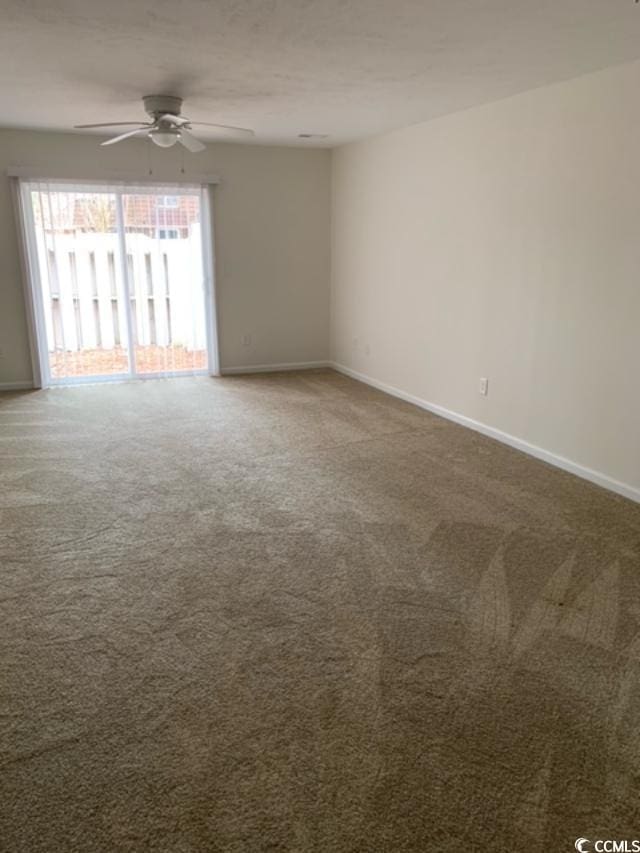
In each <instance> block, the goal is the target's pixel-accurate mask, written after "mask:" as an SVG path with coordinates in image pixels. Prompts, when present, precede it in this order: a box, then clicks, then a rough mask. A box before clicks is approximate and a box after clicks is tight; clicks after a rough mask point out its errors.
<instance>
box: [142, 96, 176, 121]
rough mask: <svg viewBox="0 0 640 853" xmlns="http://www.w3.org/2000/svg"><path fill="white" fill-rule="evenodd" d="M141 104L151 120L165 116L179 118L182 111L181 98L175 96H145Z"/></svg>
mask: <svg viewBox="0 0 640 853" xmlns="http://www.w3.org/2000/svg"><path fill="white" fill-rule="evenodd" d="M142 102H143V103H144V109H145V112H147V113H148V115H149V116H151V118H152V119H156V118H157V117H158V116H160V115H166V114H169V115H175V116H179V115H180V110H181V109H182V98H178V97H176V96H175V95H145V96H144V97H143V99H142Z"/></svg>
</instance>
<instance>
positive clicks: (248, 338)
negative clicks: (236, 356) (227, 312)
mask: <svg viewBox="0 0 640 853" xmlns="http://www.w3.org/2000/svg"><path fill="white" fill-rule="evenodd" d="M241 341H242V346H243V347H250V346H251V335H243V336H242V338H241Z"/></svg>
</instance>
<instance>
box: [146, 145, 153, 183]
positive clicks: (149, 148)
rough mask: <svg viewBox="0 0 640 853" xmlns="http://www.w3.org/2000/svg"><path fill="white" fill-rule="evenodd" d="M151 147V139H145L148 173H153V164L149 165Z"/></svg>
mask: <svg viewBox="0 0 640 853" xmlns="http://www.w3.org/2000/svg"><path fill="white" fill-rule="evenodd" d="M152 147H153V142H152V141H151V139H147V163H148V166H149V174H150V175H153V166H152V165H151V148H152Z"/></svg>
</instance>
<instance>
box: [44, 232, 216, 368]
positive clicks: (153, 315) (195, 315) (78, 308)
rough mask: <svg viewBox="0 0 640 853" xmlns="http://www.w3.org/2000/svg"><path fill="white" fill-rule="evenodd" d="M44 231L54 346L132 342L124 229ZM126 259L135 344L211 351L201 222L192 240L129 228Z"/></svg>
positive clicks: (88, 346) (49, 338)
mask: <svg viewBox="0 0 640 853" xmlns="http://www.w3.org/2000/svg"><path fill="white" fill-rule="evenodd" d="M36 236H37V248H38V261H39V265H40V272H41V276H40V277H41V285H42V299H43V305H44V316H45V323H46V330H47V341H48V346H49V350H50V351H53V350H67V351H73V350H81V349H94V348H104V349H112V348H113V347H117V346H126V341H127V337H126V335H127V316H126V306H125V298H124V292H125V291H124V287H123V274H124V271H123V264H122V258H121V254H120V247H119V240H118V235H117V234H115V233H82V232H76V233H73V234H59V233H58V234H56V235H55V236H54V235H53V234H51V233H50V232H48V233H45V232H44V231H43V230H42V229H38V230H37V235H36ZM125 264H126V269H127V281H128V285H129V292H130V312H131V324H132V329H133V333H134V343H136V344H138V345H141V346H146V345H152V344H155V345H158V346H169V345H173V346H184V347H185V348H186V349H188V350H204V349H206V324H205V311H204V290H203V269H202V247H201V234H200V226H199V225H197V224H195V225H192V226H191V228H190V229H189V236H188V237H186V238H177V237H176V238H174V239H171V238H165V237H149V236H147V235H145V234H127V235H126V259H125Z"/></svg>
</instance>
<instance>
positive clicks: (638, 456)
mask: <svg viewBox="0 0 640 853" xmlns="http://www.w3.org/2000/svg"><path fill="white" fill-rule="evenodd" d="M332 248H333V262H332V265H333V270H332V294H331V328H332V351H333V358H334V359H335V361H336V362H338V363H340V364H342V365H345V366H347V367H348V368H351V369H352V370H355V371H358V372H360V373H363V374H365V375H367V376H369V377H371V378H373V379H375V380H377V381H378V382H382V383H386V384H388V385H390V386H393V387H395V388H397V389H399V390H401V391H403V392H406V393H409V394H412V395H415V396H417V397H419V398H421V399H423V400H425V401H428V402H430V403H433V404H437V405H440V406H442V407H444V408H446V409H448V410H451V411H453V412H455V413H458V414H462V415H465V416H467V417H469V418H472V419H474V420H477V421H480V422H482V423H483V424H486V425H489V426H490V427H494V428H496V429H499V430H501V431H504V432H506V433H509V434H510V435H512V436H515V437H517V438H519V439H522V440H524V441H526V442H529V443H531V444H533V445H536V446H538V447H541V448H544V449H545V450H547V451H550V452H552V453H554V454H558V455H559V456H562V457H566V458H567V459H569V460H572V461H574V462H575V463H577V464H578V465H581V466H585V467H588V468H592V469H595V470H596V471H598V472H602V473H603V474H605V475H607V476H608V477H611V478H613V479H615V480H619V481H622V482H623V483H626V484H629V485H631V486H632V487H635V488H640V63H634V64H631V65H627V66H622V67H619V68H616V69H611V70H608V71H606V72H601V73H598V74H593V75H589V76H586V77H582V78H580V79H577V80H574V81H570V82H568V83H563V84H559V85H555V86H552V87H547V88H544V89H539V90H535V91H532V92H528V93H525V94H523V95H519V96H517V97H514V98H510V99H508V100H504V101H500V102H497V103H494V104H491V105H487V106H484V107H481V108H477V109H473V110H469V111H466V112H463V113H458V114H456V115H452V116H449V117H446V118H443V119H438V120H436V121H433V122H429V123H426V124H422V125H418V126H415V127H411V128H408V129H405V130H402V131H399V132H395V133H391V134H388V135H385V136H382V137H378V138H375V139H372V140H369V141H365V142H362V143H355V144H353V145H349V146H345V147H343V148H340V149H337V150H335V151H334V153H333V202H332ZM482 376H486V377H488V378H489V382H490V388H489V396H488V397H486V398H484V397H481V396H480V395H479V393H478V381H479V378H480V377H482ZM638 496H639V497H640V493H638Z"/></svg>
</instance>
